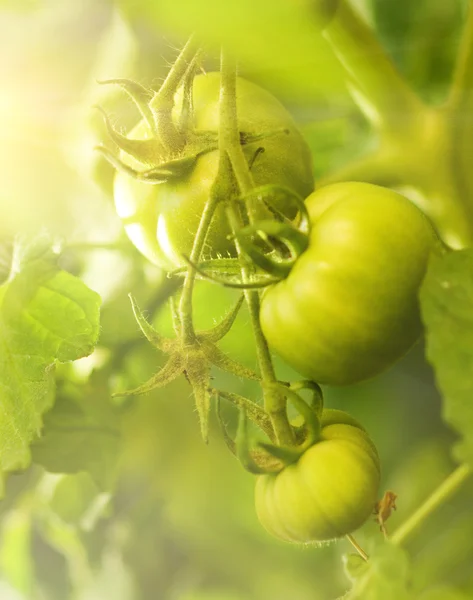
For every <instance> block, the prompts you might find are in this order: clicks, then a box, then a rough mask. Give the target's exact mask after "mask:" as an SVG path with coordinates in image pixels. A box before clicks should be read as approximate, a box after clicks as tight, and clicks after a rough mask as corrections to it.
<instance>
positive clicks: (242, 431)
mask: <svg viewBox="0 0 473 600" xmlns="http://www.w3.org/2000/svg"><path fill="white" fill-rule="evenodd" d="M235 450H236V456H237V458H238V460H239V461H240V463H241V464H242V466H243V468H244V469H246V470H247V471H249V472H250V473H253V474H254V475H263V474H266V473H267V470H266V469H264V468H263V467H260V466H259V465H258V464H257V463H256V462H255V460H254V458H253V456H252V455H251V452H250V447H249V436H248V419H247V416H246V410H245V409H244V408H242V409H241V410H240V415H239V418H238V429H237V434H236V439H235Z"/></svg>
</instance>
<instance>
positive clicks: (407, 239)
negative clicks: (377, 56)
mask: <svg viewBox="0 0 473 600" xmlns="http://www.w3.org/2000/svg"><path fill="white" fill-rule="evenodd" d="M306 204H307V209H308V211H309V215H310V219H311V222H312V230H311V233H310V239H309V247H308V249H307V250H306V251H305V252H304V253H303V254H302V255H301V256H300V257H299V259H298V261H297V262H296V263H295V265H294V267H293V269H292V270H291V272H290V273H289V276H288V277H287V278H286V279H285V280H283V281H281V282H279V283H277V284H276V285H274V286H272V287H271V288H269V289H268V290H267V291H266V293H265V294H264V296H263V298H262V303H261V314H260V318H261V326H262V329H263V332H264V334H265V336H266V338H267V340H268V343H269V345H270V347H271V348H273V349H274V350H275V351H276V352H277V353H278V354H279V355H281V357H282V358H284V359H285V360H286V361H287V363H288V364H289V365H291V366H292V367H293V368H295V369H296V370H298V371H299V372H300V373H302V374H303V375H305V376H306V377H308V378H310V379H312V380H314V381H317V382H318V383H322V384H328V385H347V384H352V383H356V382H358V381H362V380H364V379H368V378H370V377H373V376H374V375H377V374H378V373H380V372H381V371H383V370H384V369H386V368H387V367H389V366H390V365H391V364H392V363H394V362H395V361H396V360H398V359H399V358H400V357H401V356H403V355H404V354H405V353H406V352H407V351H408V350H409V348H410V347H411V346H412V345H413V344H414V342H415V341H416V340H417V339H418V337H419V335H420V333H421V319H420V313H419V303H418V297H417V295H418V290H419V286H420V284H421V282H422V279H423V277H424V274H425V272H426V269H427V263H428V260H429V256H430V254H431V252H432V251H433V249H434V248H437V247H438V244H439V242H438V239H437V238H436V235H435V232H434V230H433V228H432V226H431V224H430V222H429V221H428V219H427V218H426V217H425V216H424V214H423V213H422V212H421V211H420V210H419V209H418V208H416V206H414V205H413V204H412V203H411V202H410V201H409V200H407V199H406V198H404V197H403V196H401V195H400V194H397V193H396V192H393V191H391V190H388V189H385V188H382V187H379V186H375V185H371V184H367V183H336V184H333V185H329V186H326V187H323V188H321V189H320V190H317V191H316V192H314V193H312V194H311V195H310V196H309V197H308V198H307V200H306Z"/></svg>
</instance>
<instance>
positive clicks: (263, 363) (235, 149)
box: [219, 51, 294, 445]
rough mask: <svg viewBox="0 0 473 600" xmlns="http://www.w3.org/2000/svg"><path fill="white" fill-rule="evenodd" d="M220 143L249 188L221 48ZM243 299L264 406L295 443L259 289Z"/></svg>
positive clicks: (279, 433)
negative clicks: (265, 328) (262, 319)
mask: <svg viewBox="0 0 473 600" xmlns="http://www.w3.org/2000/svg"><path fill="white" fill-rule="evenodd" d="M219 145H220V152H222V153H226V154H227V155H228V157H229V159H230V163H231V166H232V169H233V172H234V174H235V177H236V180H237V184H238V187H239V189H240V192H241V193H242V194H246V193H248V192H250V191H251V190H252V189H253V187H254V182H253V177H252V175H251V172H250V170H249V168H248V163H247V161H246V158H245V155H244V153H243V149H242V147H241V144H240V132H239V128H238V116H237V103H236V66H235V63H234V61H233V60H232V59H230V58H229V57H228V56H227V55H226V53H225V51H222V58H221V91H220V132H219ZM247 210H248V218H249V220H250V222H251V220H252V214H251V206H250V207H248V208H247ZM227 215H228V219H229V222H230V227H231V230H232V233H235V232H236V231H237V230H239V229H241V227H242V226H243V219H242V216H241V214H240V213H239V211H238V207H237V206H236V205H235V204H234V203H229V205H228V208H227ZM235 245H236V249H237V252H238V255H239V256H240V257H242V256H243V255H242V250H241V247H240V244H239V243H238V240H235ZM249 275H250V269H249V267H248V265H246V264H245V262H244V260H242V279H243V281H247V280H248V278H249ZM245 300H246V303H247V305H248V310H249V313H250V319H251V323H252V326H253V331H254V336H255V342H256V349H257V357H258V363H259V366H260V371H261V378H262V387H263V397H264V407H265V410H266V411H267V413H268V414H269V416H270V418H271V422H272V425H273V428H274V431H275V435H276V439H277V441H278V443H279V444H284V445H292V444H293V443H294V433H293V430H292V427H291V425H290V423H289V419H288V417H287V412H286V399H285V397H284V396H283V395H282V394H280V393H278V392H275V391H274V390H273V389H271V390H270V389H269V387H270V386H271V385H272V384H274V383H275V382H276V381H277V379H276V374H275V372H274V367H273V364H272V361H271V355H270V353H269V348H268V344H267V342H266V338H265V337H264V335H263V331H262V330H261V325H260V322H259V310H260V300H259V295H258V292H256V291H254V290H245Z"/></svg>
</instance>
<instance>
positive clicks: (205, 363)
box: [114, 295, 260, 442]
mask: <svg viewBox="0 0 473 600" xmlns="http://www.w3.org/2000/svg"><path fill="white" fill-rule="evenodd" d="M130 301H131V305H132V308H133V313H134V316H135V319H136V321H137V323H138V325H139V327H140V329H141V331H142V333H143V334H144V336H145V337H146V339H147V340H148V341H149V342H150V343H151V344H152V345H153V346H154V347H155V348H158V349H159V350H161V351H162V352H164V353H165V354H168V355H169V358H168V361H167V362H166V364H165V365H164V366H163V367H162V368H161V369H160V370H159V371H158V372H157V373H155V374H154V375H153V376H152V377H151V378H150V379H149V380H148V381H146V382H145V383H143V384H142V385H140V386H138V387H137V388H134V389H131V390H126V391H121V392H116V393H115V394H114V397H117V396H136V395H140V394H145V393H147V392H150V391H152V390H154V389H157V388H160V387H164V386H166V385H167V384H168V383H171V382H172V381H174V380H175V379H177V377H179V375H181V374H184V375H185V377H186V379H187V380H188V382H189V383H190V385H191V386H192V389H193V392H194V398H195V403H196V408H197V412H198V415H199V420H200V426H201V432H202V437H203V439H204V441H205V442H207V441H208V420H209V410H210V396H211V390H210V380H211V374H210V371H211V367H212V365H214V366H216V367H218V368H219V369H221V370H223V371H227V372H228V373H231V374H233V375H236V376H237V377H245V378H247V379H253V380H259V379H260V377H259V375H258V374H257V373H255V372H254V371H253V370H251V369H249V368H247V367H245V366H243V365H240V364H239V363H237V362H236V361H234V360H232V359H231V358H230V357H229V356H227V355H226V354H224V353H223V352H222V351H221V350H220V349H219V348H218V346H217V345H216V344H217V342H218V341H219V340H221V339H222V338H223V337H224V336H225V335H226V334H227V333H228V331H229V330H230V328H231V326H232V325H233V323H234V321H235V319H236V316H237V314H238V311H239V309H240V307H241V304H242V302H243V297H241V298H240V299H239V300H238V302H237V303H236V304H235V306H234V307H233V309H232V310H230V311H229V313H228V314H227V315H226V316H225V317H224V318H223V319H222V321H221V322H220V323H218V324H217V325H215V327H213V328H211V329H209V330H205V331H201V332H196V334H195V341H194V343H193V344H191V345H189V344H186V343H185V342H184V341H183V336H182V335H181V333H182V332H181V325H180V322H179V318H178V316H177V315H176V314H174V318H173V323H174V327H175V331H176V338H172V339H169V338H163V337H162V336H161V335H160V334H159V333H158V332H157V331H156V330H155V329H154V327H153V326H152V325H151V324H150V323H149V322H148V321H147V320H146V318H145V316H144V315H143V313H142V312H141V310H140V308H139V307H138V305H137V303H136V301H135V299H134V298H133V297H132V296H131V295H130Z"/></svg>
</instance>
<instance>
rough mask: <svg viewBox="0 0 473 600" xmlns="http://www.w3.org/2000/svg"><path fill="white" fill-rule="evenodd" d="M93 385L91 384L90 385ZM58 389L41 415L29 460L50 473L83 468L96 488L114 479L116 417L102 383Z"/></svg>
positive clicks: (117, 436) (107, 486)
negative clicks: (41, 426)
mask: <svg viewBox="0 0 473 600" xmlns="http://www.w3.org/2000/svg"><path fill="white" fill-rule="evenodd" d="M92 383H93V380H92ZM92 389H94V388H92ZM94 392H95V393H91V391H90V384H89V389H88V393H87V391H86V390H85V389H84V388H82V387H80V386H79V387H77V388H74V387H72V388H66V389H63V390H61V391H60V393H59V396H58V399H57V400H56V403H55V406H54V408H53V409H52V410H51V411H50V412H48V413H47V414H46V415H45V418H44V429H43V435H42V436H41V438H39V439H38V440H37V441H36V442H35V443H34V444H33V446H32V454H33V461H34V462H35V463H38V464H41V465H42V466H43V467H44V468H45V469H46V470H48V471H50V472H52V473H79V472H80V471H87V472H88V473H89V474H90V475H91V477H92V479H93V480H94V482H95V484H96V485H97V486H98V488H99V489H100V490H109V489H110V488H111V487H112V486H113V483H114V481H115V475H116V468H117V458H118V455H119V444H120V429H119V426H120V421H119V416H118V414H117V410H116V409H115V407H114V406H113V405H112V404H111V402H110V401H109V398H110V394H109V392H108V390H107V389H106V388H105V387H102V386H97V387H96V388H95V390H94Z"/></svg>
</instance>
